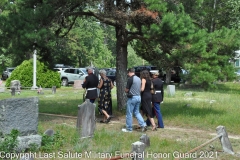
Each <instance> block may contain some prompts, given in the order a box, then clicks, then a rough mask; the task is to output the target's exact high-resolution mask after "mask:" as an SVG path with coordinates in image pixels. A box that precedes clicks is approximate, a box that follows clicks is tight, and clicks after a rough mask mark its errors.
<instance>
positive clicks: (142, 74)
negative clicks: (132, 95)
mask: <svg viewBox="0 0 240 160" xmlns="http://www.w3.org/2000/svg"><path fill="white" fill-rule="evenodd" d="M140 77H141V78H144V79H146V80H147V79H150V74H149V71H148V70H143V71H142V72H141V73H140Z"/></svg>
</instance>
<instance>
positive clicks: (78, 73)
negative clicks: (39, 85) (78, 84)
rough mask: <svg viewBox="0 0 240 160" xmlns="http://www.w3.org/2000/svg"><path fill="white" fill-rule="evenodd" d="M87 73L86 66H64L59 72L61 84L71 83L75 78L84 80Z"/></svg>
mask: <svg viewBox="0 0 240 160" xmlns="http://www.w3.org/2000/svg"><path fill="white" fill-rule="evenodd" d="M87 75H88V74H87V71H86V68H66V69H64V70H62V71H61V72H60V78H61V81H62V86H67V85H68V84H73V83H74V81H75V80H84V79H85V77H86V76H87Z"/></svg>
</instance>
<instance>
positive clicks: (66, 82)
mask: <svg viewBox="0 0 240 160" xmlns="http://www.w3.org/2000/svg"><path fill="white" fill-rule="evenodd" d="M62 86H68V79H67V78H63V79H62Z"/></svg>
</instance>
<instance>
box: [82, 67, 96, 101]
mask: <svg viewBox="0 0 240 160" xmlns="http://www.w3.org/2000/svg"><path fill="white" fill-rule="evenodd" d="M87 72H88V76H87V77H86V78H85V80H84V82H83V85H82V87H83V88H86V92H87V93H86V99H89V100H90V102H92V103H94V101H95V99H96V98H98V93H97V86H98V77H97V76H96V75H94V74H93V68H91V67H89V68H87Z"/></svg>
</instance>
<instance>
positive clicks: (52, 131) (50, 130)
mask: <svg viewBox="0 0 240 160" xmlns="http://www.w3.org/2000/svg"><path fill="white" fill-rule="evenodd" d="M44 134H46V135H48V136H53V135H54V134H55V132H54V130H52V129H47V130H46V131H45V132H44Z"/></svg>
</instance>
